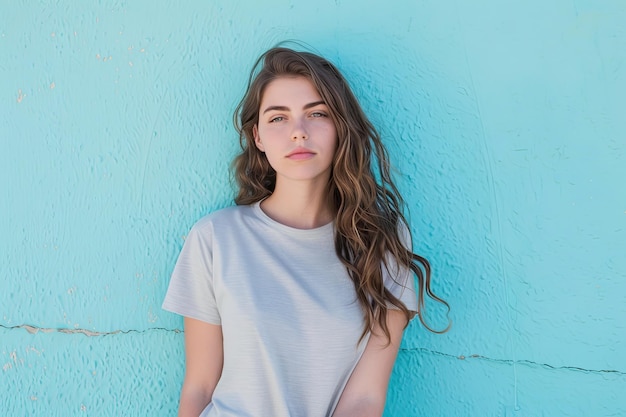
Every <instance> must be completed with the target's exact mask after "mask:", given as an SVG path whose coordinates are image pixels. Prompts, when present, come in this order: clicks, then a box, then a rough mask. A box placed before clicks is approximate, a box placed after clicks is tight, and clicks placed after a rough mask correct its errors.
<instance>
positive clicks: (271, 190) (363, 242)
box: [163, 48, 447, 417]
mask: <svg viewBox="0 0 626 417" xmlns="http://www.w3.org/2000/svg"><path fill="white" fill-rule="evenodd" d="M259 67H260V69H259ZM235 125H236V127H237V129H238V131H239V134H240V143H241V148H242V151H241V153H240V154H239V155H238V156H237V158H236V159H235V161H234V171H235V177H236V179H237V182H238V185H239V193H238V195H237V197H236V198H235V202H236V203H237V205H236V206H235V207H230V208H226V209H223V210H219V211H217V212H215V213H212V214H210V215H208V216H206V217H204V218H203V219H201V220H200V221H199V222H198V223H197V224H196V225H195V226H194V227H193V228H192V230H191V231H190V233H189V235H188V237H187V239H186V241H185V245H184V247H183V250H182V252H181V254H180V257H179V259H178V262H177V264H176V267H175V270H174V272H173V275H172V279H171V282H170V287H169V289H168V292H167V295H166V298H165V301H164V304H163V308H165V309H166V310H169V311H172V312H175V313H178V314H181V315H183V316H184V317H185V318H184V326H185V354H186V372H185V379H184V383H183V388H182V392H181V399H180V410H179V415H180V416H198V415H202V416H237V417H242V416H261V417H268V416H271V417H278V416H294V417H295V416H306V417H309V416H310V417H316V416H335V417H340V416H360V417H362V416H370V415H371V416H380V415H381V414H382V412H383V409H384V405H385V397H386V392H387V384H388V381H389V377H390V374H391V370H392V368H393V364H394V361H395V358H396V355H397V352H398V348H399V345H400V340H401V338H402V332H403V330H404V328H405V327H406V326H407V324H408V322H409V320H410V319H411V318H412V317H413V316H414V315H415V314H417V315H418V316H419V318H420V320H421V321H422V323H424V322H423V320H422V315H421V311H422V307H423V304H424V294H426V295H428V296H430V297H431V298H433V299H435V300H437V301H440V302H442V303H444V304H445V302H444V301H443V300H441V299H440V298H438V297H437V296H435V295H434V294H433V293H432V292H431V290H430V272H429V265H428V262H427V261H426V260H425V259H424V258H421V257H419V256H418V255H415V254H413V253H412V251H411V250H410V248H411V244H410V234H409V229H408V227H407V226H406V221H405V219H404V217H403V215H402V212H401V205H402V199H401V196H400V195H399V193H398V190H397V189H396V187H395V186H394V184H393V182H392V180H391V177H390V173H389V161H388V157H387V153H386V151H385V149H384V147H383V145H382V143H381V140H380V138H379V135H378V133H377V132H376V130H375V129H374V127H373V126H372V125H371V123H370V122H369V121H368V119H367V117H366V116H365V115H364V113H363V111H362V110H361V107H360V106H359V104H358V102H357V100H356V98H355V97H354V95H353V94H352V92H351V90H350V88H349V86H348V84H347V82H346V81H345V79H344V78H343V77H342V76H341V74H340V73H339V71H338V70H337V69H336V68H335V67H334V66H333V65H332V64H331V63H329V62H328V61H327V60H325V59H323V58H321V57H319V56H317V55H314V54H311V53H307V52H296V51H293V50H290V49H286V48H273V49H271V50H269V51H267V52H266V53H265V54H263V55H262V56H261V57H260V58H259V60H258V61H257V63H256V65H255V69H253V71H252V74H251V77H250V82H249V85H248V89H247V92H246V94H245V96H244V98H243V100H242V101H241V103H240V104H239V106H238V108H237V110H236V112H235ZM373 156H374V157H375V161H376V162H375V166H374V167H373V166H372V163H373V161H372V157H373ZM374 171H376V174H377V175H378V177H379V178H378V181H377V179H376V176H375V174H374ZM407 248H408V249H407ZM414 276H416V277H417V282H418V290H417V294H416V292H415V289H414V283H413V281H414ZM446 305H447V304H446ZM426 327H427V328H428V326H426Z"/></svg>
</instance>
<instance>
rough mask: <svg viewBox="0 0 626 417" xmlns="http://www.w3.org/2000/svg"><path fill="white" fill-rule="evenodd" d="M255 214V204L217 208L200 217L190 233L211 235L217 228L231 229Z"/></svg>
mask: <svg viewBox="0 0 626 417" xmlns="http://www.w3.org/2000/svg"><path fill="white" fill-rule="evenodd" d="M251 215H253V206H230V207H226V208H222V209H219V210H216V211H214V212H212V213H209V214H207V215H205V216H204V217H202V218H200V220H198V221H197V222H196V223H195V224H194V225H193V227H192V228H191V231H190V232H189V233H190V234H199V235H203V236H205V235H207V234H208V235H211V234H213V233H214V232H215V231H216V229H217V230H219V229H224V228H227V229H230V228H232V227H236V225H237V224H241V222H242V221H244V219H245V218H247V217H250V216H251Z"/></svg>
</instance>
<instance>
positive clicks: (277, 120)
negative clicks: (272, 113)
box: [270, 116, 285, 123]
mask: <svg viewBox="0 0 626 417" xmlns="http://www.w3.org/2000/svg"><path fill="white" fill-rule="evenodd" d="M283 120H285V118H284V117H283V116H276V117H272V118H271V119H270V123H277V122H282V121H283Z"/></svg>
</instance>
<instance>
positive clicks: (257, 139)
mask: <svg viewBox="0 0 626 417" xmlns="http://www.w3.org/2000/svg"><path fill="white" fill-rule="evenodd" d="M252 135H253V136H254V144H255V145H256V147H257V149H258V150H260V151H261V152H265V147H263V143H262V142H261V138H260V137H259V129H258V128H257V126H256V125H254V126H253V127H252Z"/></svg>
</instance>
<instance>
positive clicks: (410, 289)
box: [383, 224, 417, 315]
mask: <svg viewBox="0 0 626 417" xmlns="http://www.w3.org/2000/svg"><path fill="white" fill-rule="evenodd" d="M399 229H400V238H401V239H402V243H403V244H404V246H405V247H406V248H407V249H409V250H411V249H412V243H411V234H410V232H409V229H408V228H407V227H406V226H405V225H404V224H402V225H401V226H400V227H399ZM383 279H384V283H385V287H386V288H387V290H388V291H389V292H391V293H392V294H393V295H394V296H395V297H396V298H398V299H399V300H400V301H402V302H403V303H404V305H405V306H406V308H408V309H409V311H411V312H412V313H413V315H415V314H416V313H417V294H415V277H414V276H413V271H411V270H410V269H409V268H407V267H405V266H400V265H398V263H397V262H396V261H395V259H393V257H391V256H388V257H387V262H386V266H385V265H383ZM387 306H388V307H389V308H392V309H397V307H396V306H394V305H393V304H391V303H388V305H387Z"/></svg>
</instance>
